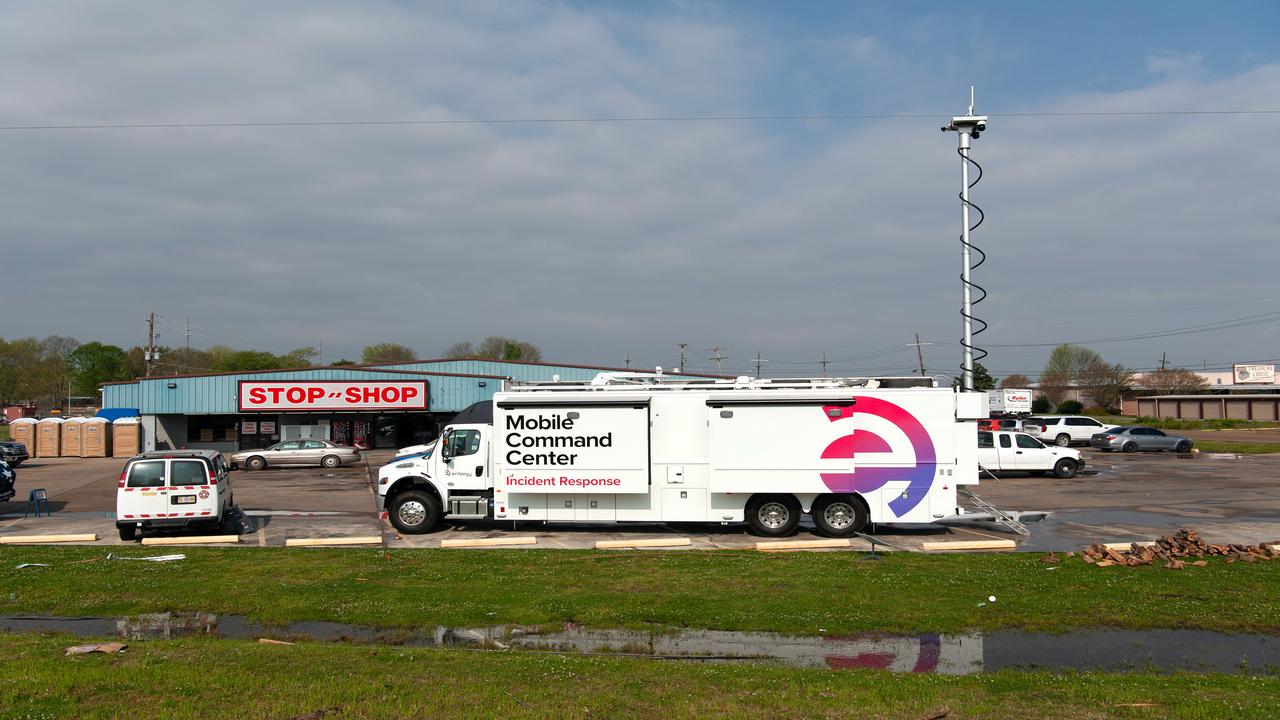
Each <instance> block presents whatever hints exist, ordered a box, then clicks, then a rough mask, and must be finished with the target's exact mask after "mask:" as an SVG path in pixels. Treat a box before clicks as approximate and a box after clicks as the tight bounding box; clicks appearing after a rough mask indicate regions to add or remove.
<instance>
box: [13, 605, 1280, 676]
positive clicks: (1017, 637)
mask: <svg viewBox="0 0 1280 720" xmlns="http://www.w3.org/2000/svg"><path fill="white" fill-rule="evenodd" d="M0 631H4V632H11V633H39V632H63V633H71V634H73V635H76V636H80V637H91V638H119V639H123V640H128V641H134V642H137V641H148V640H166V639H171V638H176V637H194V636H213V637H225V638H260V637H268V638H274V639H280V640H311V641H319V642H354V643H366V644H386V645H415V646H440V647H445V646H449V647H466V648H473V649H488V650H522V651H527V652H555V653H567V654H577V655H595V654H610V655H634V656H642V657H648V658H654V659H662V660H679V661H701V662H745V661H763V662H771V663H777V664H781V665H785V666H788V667H798V668H829V669H832V670H841V669H846V668H868V669H880V670H889V671H893V672H926V673H940V674H947V675H972V674H977V673H982V672H991V671H994V670H1001V669H1007V668H1043V669H1053V670H1102V671H1123V670H1148V671H1159V672H1173V671H1188V672H1230V673H1245V674H1251V675H1280V637H1273V636H1268V635H1230V634H1224V633H1214V632H1208V631H1202V630H1113V629H1094V630H1084V631H1080V632H1075V633H1070V634H1066V635H1052V634H1048V633H1025V632H1019V631H999V632H992V633H971V634H959V635H938V634H931V633H926V634H922V635H888V634H880V633H867V634H859V635H849V636H838V637H836V636H795V635H779V634H776V633H761V632H729V631H721V630H683V631H671V632H657V631H655V632H643V631H634V630H593V629H587V628H582V627H578V626H576V625H572V624H570V625H565V626H564V627H563V628H561V629H557V630H553V631H544V630H539V629H535V628H526V627H519V626H509V625H502V626H496V627H482V628H453V627H434V628H399V629H388V628H373V627H368V626H362V625H346V624H343V623H331V622H295V623H289V624H287V625H275V626H266V625H263V624H262V623H258V622H253V621H249V620H246V619H245V618H244V617H242V616H238V615H214V614H210V613H157V614H152V615H136V616H129V617H120V618H107V617H78V618H58V617H40V616H0Z"/></svg>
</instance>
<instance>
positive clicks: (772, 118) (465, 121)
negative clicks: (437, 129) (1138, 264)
mask: <svg viewBox="0 0 1280 720" xmlns="http://www.w3.org/2000/svg"><path fill="white" fill-rule="evenodd" d="M1199 115H1209V116H1220V115H1280V110H1271V109H1259V110H1098V111H1078V112H1009V113H987V116H988V117H999V118H1054V117H1077V118H1081V117H1083V118H1094V117H1139V118H1140V117H1194V116H1199ZM946 117H949V115H948V113H831V114H818V115H652V116H633V117H571V118H550V117H544V118H539V117H532V118H453V119H439V120H281V121H226V122H181V123H84V124H68V125H54V124H41V125H3V126H0V130H3V131H10V132H21V131H42V130H176V129H199V128H208V129H217V128H296V127H396V126H432V125H571V124H591V123H670V122H780V121H811V120H921V119H935V120H936V119H938V118H946Z"/></svg>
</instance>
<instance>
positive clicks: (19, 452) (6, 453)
mask: <svg viewBox="0 0 1280 720" xmlns="http://www.w3.org/2000/svg"><path fill="white" fill-rule="evenodd" d="M29 457H31V456H30V455H28V454H27V446H26V445H24V444H22V443H20V442H12V441H5V442H0V460H2V461H4V462H6V463H9V465H10V466H11V467H17V466H19V465H21V464H22V461H23V460H26V459H27V458H29Z"/></svg>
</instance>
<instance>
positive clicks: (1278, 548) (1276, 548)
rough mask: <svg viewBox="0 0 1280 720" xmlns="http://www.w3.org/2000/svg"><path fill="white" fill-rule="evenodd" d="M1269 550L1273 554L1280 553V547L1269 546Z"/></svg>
mask: <svg viewBox="0 0 1280 720" xmlns="http://www.w3.org/2000/svg"><path fill="white" fill-rule="evenodd" d="M1267 549H1268V550H1270V551H1271V552H1277V553H1280V545H1268V546H1267Z"/></svg>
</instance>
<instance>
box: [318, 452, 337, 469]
mask: <svg viewBox="0 0 1280 720" xmlns="http://www.w3.org/2000/svg"><path fill="white" fill-rule="evenodd" d="M320 464H321V465H322V466H323V467H327V468H336V467H338V466H339V465H341V464H342V458H340V457H338V456H337V455H325V456H324V457H322V458H320Z"/></svg>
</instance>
